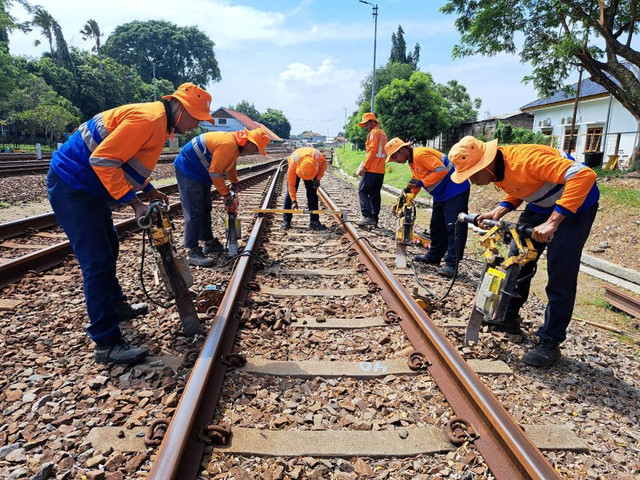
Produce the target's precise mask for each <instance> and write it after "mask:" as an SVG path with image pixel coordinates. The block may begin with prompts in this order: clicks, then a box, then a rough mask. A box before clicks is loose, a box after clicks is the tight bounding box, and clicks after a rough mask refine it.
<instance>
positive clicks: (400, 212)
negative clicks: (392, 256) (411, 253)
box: [394, 191, 416, 268]
mask: <svg viewBox="0 0 640 480" xmlns="http://www.w3.org/2000/svg"><path fill="white" fill-rule="evenodd" d="M413 198H414V195H413V193H407V192H404V191H403V192H402V193H401V194H400V196H399V197H398V199H397V200H396V207H395V209H394V212H395V214H396V217H398V227H397V229H396V267H399V268H406V267H407V245H409V244H410V243H411V242H412V241H413V225H414V224H415V220H416V204H415V202H414V201H413Z"/></svg>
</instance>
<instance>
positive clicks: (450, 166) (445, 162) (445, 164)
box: [424, 153, 453, 193]
mask: <svg viewBox="0 0 640 480" xmlns="http://www.w3.org/2000/svg"><path fill="white" fill-rule="evenodd" d="M440 161H441V162H442V163H443V165H442V166H441V167H437V168H436V169H435V170H434V173H439V172H444V171H445V170H448V171H451V170H453V163H451V162H449V158H447V156H446V155H445V154H444V153H443V154H442V156H441V157H440ZM447 176H448V175H447ZM446 179H447V177H444V178H441V179H440V180H439V181H437V182H436V183H434V184H433V185H429V186H428V187H424V189H425V190H426V191H427V192H429V193H433V191H434V190H435V189H436V188H438V186H439V185H440V184H441V183H442V182H444V181H445V180H446Z"/></svg>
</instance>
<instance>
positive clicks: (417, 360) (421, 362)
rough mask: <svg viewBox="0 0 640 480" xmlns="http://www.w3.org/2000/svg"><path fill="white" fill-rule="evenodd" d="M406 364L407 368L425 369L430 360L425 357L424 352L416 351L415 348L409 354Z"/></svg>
mask: <svg viewBox="0 0 640 480" xmlns="http://www.w3.org/2000/svg"><path fill="white" fill-rule="evenodd" d="M407 365H409V368H410V369H411V370H413V371H414V372H417V371H418V370H424V369H426V368H427V367H428V366H429V365H431V362H430V361H429V360H428V359H427V356H426V355H425V354H424V353H422V352H418V351H417V350H416V351H413V352H411V353H410V354H409V358H408V359H407Z"/></svg>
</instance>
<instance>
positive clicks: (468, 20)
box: [442, 0, 640, 160]
mask: <svg viewBox="0 0 640 480" xmlns="http://www.w3.org/2000/svg"><path fill="white" fill-rule="evenodd" d="M442 11H443V12H445V13H448V14H455V15H457V19H456V21H455V25H456V28H457V30H458V31H459V32H460V34H461V35H462V37H461V42H460V44H459V45H457V46H456V47H455V48H454V50H453V56H454V57H464V56H468V55H474V54H478V53H479V54H482V55H495V54H497V53H501V52H508V53H517V52H518V51H519V53H520V58H521V60H522V61H523V62H529V63H531V65H532V66H533V71H532V73H531V75H529V76H527V77H525V80H527V81H533V84H534V85H535V87H536V88H537V89H538V90H539V92H540V93H541V94H542V95H550V94H552V93H553V92H555V91H557V90H559V89H560V88H562V86H563V84H564V82H565V81H566V79H567V77H568V76H569V74H570V73H571V72H572V71H574V69H575V68H576V66H579V67H582V68H584V69H585V70H586V71H587V72H588V73H589V74H590V75H591V79H592V80H593V81H595V82H597V83H599V84H600V85H602V86H603V87H605V88H606V89H607V90H608V91H609V92H611V94H612V95H613V96H614V97H615V98H616V99H617V100H618V101H619V102H620V103H621V104H622V105H623V106H624V107H625V108H626V109H627V110H629V111H630V112H631V114H632V115H634V117H635V118H636V119H637V120H638V122H639V123H640V79H639V78H638V77H636V76H635V75H634V73H633V71H632V70H631V68H629V65H636V66H637V65H640V52H639V51H638V50H635V49H633V48H632V47H631V45H632V39H633V36H634V34H637V33H638V31H639V30H640V21H639V19H640V16H639V14H640V10H639V8H638V2H637V0H626V1H624V0H623V1H619V0H612V1H607V2H605V1H604V0H562V1H560V0H523V1H520V2H513V1H512V0H448V2H447V4H446V5H445V6H444V7H442ZM520 39H522V45H521V47H520V48H518V44H519V43H520ZM635 156H636V158H637V159H639V160H640V146H638V147H636V151H635Z"/></svg>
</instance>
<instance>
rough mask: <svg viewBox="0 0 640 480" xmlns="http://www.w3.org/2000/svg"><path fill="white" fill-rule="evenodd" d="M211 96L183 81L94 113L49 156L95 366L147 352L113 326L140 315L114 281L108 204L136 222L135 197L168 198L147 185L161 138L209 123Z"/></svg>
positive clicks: (55, 202) (51, 191)
mask: <svg viewBox="0 0 640 480" xmlns="http://www.w3.org/2000/svg"><path fill="white" fill-rule="evenodd" d="M210 103H211V95H209V94H208V93H207V92H205V91H204V90H202V89H201V88H200V87H197V86H196V85H193V84H191V83H184V84H182V85H180V87H179V88H178V89H177V90H176V91H175V92H174V93H173V94H171V95H167V96H165V97H163V98H162V100H161V101H158V102H152V103H138V104H130V105H123V106H121V107H117V108H114V109H111V110H107V111H104V112H101V113H98V114H97V115H95V116H94V117H93V118H91V119H89V120H88V121H87V122H85V123H83V124H82V125H80V127H78V130H77V131H76V132H75V133H74V134H73V135H71V137H70V138H69V140H68V141H67V142H66V143H64V144H63V145H62V147H61V148H60V149H59V150H57V151H56V152H55V153H54V154H53V157H52V159H51V168H50V169H49V173H48V175H47V190H48V197H49V202H50V203H51V206H52V207H53V211H54V213H55V216H56V219H57V220H58V223H59V224H60V225H62V228H64V231H65V233H66V234H67V236H68V237H69V241H70V243H71V248H72V249H73V252H74V253H75V255H76V257H77V258H78V262H79V263H80V268H81V269H82V276H83V279H84V285H83V286H84V295H85V301H86V304H87V312H88V315H89V321H90V325H89V326H88V327H87V332H88V334H89V337H91V339H92V340H93V341H94V342H95V343H96V346H95V352H94V353H95V359H96V361H98V362H108V363H133V362H136V361H139V360H141V359H142V358H144V357H145V356H146V355H147V354H148V350H147V349H146V348H143V347H134V346H132V345H129V344H128V343H127V342H125V340H124V338H123V337H122V334H121V331H120V327H119V325H118V323H119V321H120V320H122V319H124V318H133V317H134V316H137V315H140V314H144V313H146V311H147V308H146V305H144V304H143V305H141V307H140V308H132V306H131V305H129V304H128V303H127V302H126V297H125V296H124V294H123V293H122V289H121V288H120V284H119V282H118V279H117V277H116V260H117V258H118V234H117V233H116V230H115V227H114V225H113V220H112V218H111V209H110V206H111V204H114V203H115V204H129V205H130V206H131V208H132V209H133V211H134V212H135V218H136V221H137V220H138V219H139V218H141V217H142V216H143V215H144V214H145V213H146V212H147V210H148V207H147V205H145V204H144V203H142V202H141V201H140V200H139V199H138V197H137V196H136V192H139V191H142V192H143V194H144V195H145V196H146V198H147V199H149V200H153V199H161V200H163V201H165V202H167V201H168V199H167V196H166V195H164V194H163V193H161V192H159V191H158V190H156V189H155V188H154V187H153V185H152V184H151V183H150V182H149V175H150V174H151V172H152V170H153V169H154V167H155V166H156V163H157V162H158V157H159V155H160V153H161V152H162V148H163V147H164V144H165V141H166V140H167V138H168V137H169V136H170V135H173V133H174V132H177V133H185V132H187V131H189V130H192V129H194V128H196V127H197V126H198V123H199V122H200V121H209V122H212V123H213V118H212V117H211V114H210V113H209V106H210Z"/></svg>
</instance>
